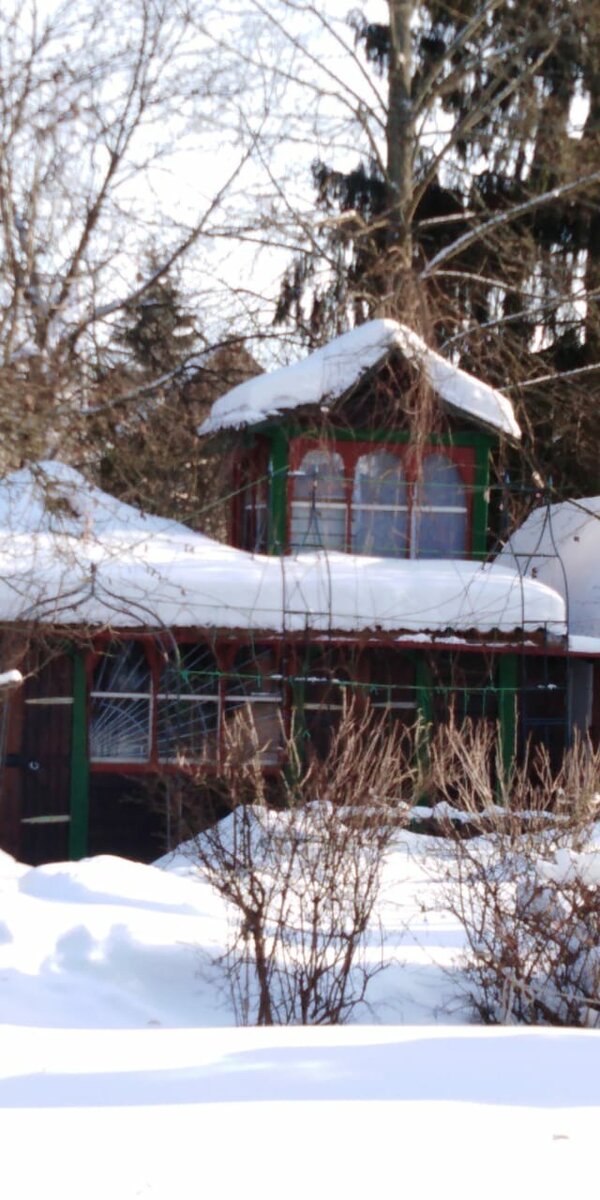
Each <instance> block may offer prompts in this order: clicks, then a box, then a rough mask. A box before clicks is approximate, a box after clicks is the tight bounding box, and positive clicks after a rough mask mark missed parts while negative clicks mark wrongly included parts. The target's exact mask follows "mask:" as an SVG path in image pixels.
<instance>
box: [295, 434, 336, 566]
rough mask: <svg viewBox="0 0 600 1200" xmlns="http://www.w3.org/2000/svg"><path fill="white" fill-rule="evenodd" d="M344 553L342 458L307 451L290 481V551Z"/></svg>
mask: <svg viewBox="0 0 600 1200" xmlns="http://www.w3.org/2000/svg"><path fill="white" fill-rule="evenodd" d="M321 548H323V549H327V550H345V548H346V483H345V477H344V463H343V461H342V458H341V455H339V454H336V453H334V452H332V451H331V452H330V451H328V450H309V451H308V453H307V454H305V455H304V458H303V459H302V462H301V463H300V466H299V467H298V470H297V471H296V472H295V474H294V477H293V486H292V505H291V521H290V550H291V551H292V552H296V553H298V552H300V551H302V550H312V549H321Z"/></svg>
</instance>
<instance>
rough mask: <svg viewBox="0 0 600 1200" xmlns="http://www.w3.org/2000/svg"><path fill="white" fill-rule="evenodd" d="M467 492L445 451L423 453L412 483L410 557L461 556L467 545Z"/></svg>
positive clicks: (454, 464)
mask: <svg viewBox="0 0 600 1200" xmlns="http://www.w3.org/2000/svg"><path fill="white" fill-rule="evenodd" d="M467 517H468V509H467V491H466V488H465V484H464V481H463V479H462V477H461V473H460V471H459V469H458V467H457V465H456V463H454V462H452V460H451V459H450V458H449V457H448V455H447V454H442V453H440V452H437V453H434V454H427V455H426V456H425V458H424V459H423V464H422V470H421V474H420V478H418V479H417V481H416V483H415V484H414V494H413V504H412V527H411V539H410V541H411V555H412V557H413V558H462V557H463V556H464V554H465V552H466V550H467V546H468V540H467V539H468V520H467Z"/></svg>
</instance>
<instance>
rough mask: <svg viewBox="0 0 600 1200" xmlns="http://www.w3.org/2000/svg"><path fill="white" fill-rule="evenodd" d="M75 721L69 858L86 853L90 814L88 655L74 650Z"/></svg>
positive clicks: (72, 751) (73, 730) (82, 855)
mask: <svg viewBox="0 0 600 1200" xmlns="http://www.w3.org/2000/svg"><path fill="white" fill-rule="evenodd" d="M72 653H73V725H72V732H71V786H70V811H71V822H70V826H69V858H71V859H78V858H84V856H85V855H86V854H87V843H88V818H89V774H90V772H89V762H88V753H87V686H86V676H85V659H84V655H83V652H82V651H81V650H73V651H72Z"/></svg>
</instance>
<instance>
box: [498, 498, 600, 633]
mask: <svg viewBox="0 0 600 1200" xmlns="http://www.w3.org/2000/svg"><path fill="white" fill-rule="evenodd" d="M496 561H497V562H498V563H500V564H502V565H505V566H512V567H517V568H518V569H519V570H520V571H521V573H522V574H523V576H524V577H525V578H526V579H536V580H541V581H542V582H543V583H546V584H548V586H549V587H551V588H553V589H554V591H556V592H558V593H559V595H561V596H562V597H563V598H564V599H565V601H566V602H567V608H568V622H569V634H570V635H572V636H574V637H585V638H596V639H597V638H600V496H591V497H588V498H586V499H583V500H565V501H563V503H562V504H552V505H549V506H548V505H544V506H543V507H540V508H537V509H535V510H534V512H532V513H530V515H529V516H528V517H527V520H526V521H524V523H523V525H522V526H521V528H520V529H517V530H516V532H515V533H514V534H513V536H512V537H511V539H510V541H509V543H508V545H507V546H505V548H504V550H503V551H502V553H501V555H500V556H499V558H498V559H497V560H496ZM575 644H576V643H574V645H575Z"/></svg>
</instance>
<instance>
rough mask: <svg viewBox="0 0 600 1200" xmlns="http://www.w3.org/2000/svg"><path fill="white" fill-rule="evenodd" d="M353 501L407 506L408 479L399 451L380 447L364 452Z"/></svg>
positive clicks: (360, 460)
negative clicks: (389, 450)
mask: <svg viewBox="0 0 600 1200" xmlns="http://www.w3.org/2000/svg"><path fill="white" fill-rule="evenodd" d="M352 502H353V503H354V504H385V505H391V506H392V507H393V508H398V507H402V508H406V505H407V498H406V480H405V478H404V472H403V470H402V464H401V463H400V461H399V459H398V458H396V455H395V454H390V453H389V452H388V451H386V450H379V451H376V452H375V453H374V454H363V455H361V457H360V458H359V460H358V462H357V464H356V472H355V476H354V489H353V494H352Z"/></svg>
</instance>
